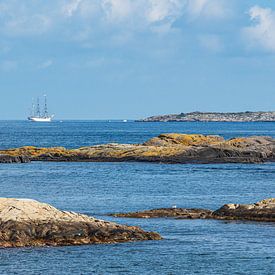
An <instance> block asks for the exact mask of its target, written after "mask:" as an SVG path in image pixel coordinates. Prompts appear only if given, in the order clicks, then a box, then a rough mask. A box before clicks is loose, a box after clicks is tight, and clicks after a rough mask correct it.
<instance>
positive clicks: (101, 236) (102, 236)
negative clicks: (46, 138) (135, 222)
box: [0, 198, 161, 247]
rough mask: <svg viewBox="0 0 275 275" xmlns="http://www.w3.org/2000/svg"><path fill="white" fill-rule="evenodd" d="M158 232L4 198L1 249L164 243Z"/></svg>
mask: <svg viewBox="0 0 275 275" xmlns="http://www.w3.org/2000/svg"><path fill="white" fill-rule="evenodd" d="M160 239H161V236H160V235H159V234H157V233H154V232H145V231H143V230H142V229H140V228H139V227H135V226H126V225H119V224H116V223H113V222H107V221H103V220H98V219H95V218H93V217H89V216H86V215H81V214H77V213H74V212H67V211H60V210H58V209H56V208H54V207H52V206H50V205H48V204H45V203H40V202H37V201H34V200H26V199H7V198H0V247H23V246H60V245H81V244H101V243H121V242H129V241H143V240H160Z"/></svg>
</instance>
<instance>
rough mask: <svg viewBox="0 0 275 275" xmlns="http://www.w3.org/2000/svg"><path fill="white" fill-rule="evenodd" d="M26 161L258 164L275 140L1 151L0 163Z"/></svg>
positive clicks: (191, 137) (207, 139) (200, 139)
mask: <svg viewBox="0 0 275 275" xmlns="http://www.w3.org/2000/svg"><path fill="white" fill-rule="evenodd" d="M29 161H57V162H61V161H70V162H78V161H83V162H85V161H88V162H124V161H139V162H157V163H182V164H185V163H261V162H269V161H275V139H273V138H271V137H264V136H259V137H257V136H254V137H237V138H232V139H230V140H225V139H224V138H223V137H220V136H211V135H209V136H205V135H201V134H177V133H171V134H162V135H159V136H158V137H155V138H152V139H150V140H148V141H146V142H144V143H142V144H116V143H112V144H103V145H95V146H90V147H82V148H78V149H66V148H63V147H57V148H37V147H33V146H26V147H21V148H14V149H8V150H0V163H1V162H2V163H6V162H8V163H11V162H29Z"/></svg>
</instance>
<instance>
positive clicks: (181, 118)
mask: <svg viewBox="0 0 275 275" xmlns="http://www.w3.org/2000/svg"><path fill="white" fill-rule="evenodd" d="M137 121H138V122H192V121H202V122H257V121H262V122H270V121H275V112H236V113H215V112H191V113H181V114H169V115H159V116H151V117H148V118H144V119H141V120H137Z"/></svg>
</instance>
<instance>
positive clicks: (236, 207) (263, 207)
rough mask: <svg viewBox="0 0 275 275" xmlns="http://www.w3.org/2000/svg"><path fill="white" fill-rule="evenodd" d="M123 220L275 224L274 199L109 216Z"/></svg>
mask: <svg viewBox="0 0 275 275" xmlns="http://www.w3.org/2000/svg"><path fill="white" fill-rule="evenodd" d="M111 216H114V217H124V218H146V219H147V218H177V219H217V220H251V221H264V222H275V198H271V199H265V200H262V201H260V202H257V203H254V204H225V205H224V206H222V207H221V208H219V209H218V210H216V211H211V210H207V209H199V208H160V209H152V210H145V211H140V212H130V213H115V214H111Z"/></svg>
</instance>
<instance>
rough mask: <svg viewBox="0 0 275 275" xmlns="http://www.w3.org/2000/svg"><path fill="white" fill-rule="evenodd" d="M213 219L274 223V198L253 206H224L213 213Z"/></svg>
mask: <svg viewBox="0 0 275 275" xmlns="http://www.w3.org/2000/svg"><path fill="white" fill-rule="evenodd" d="M213 218H214V219H226V220H253V221H268V222H275V198H273V199H266V200H263V201H260V202H257V203H254V204H225V205H224V206H222V207H221V208H220V209H218V210H216V211H214V212H213Z"/></svg>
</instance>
